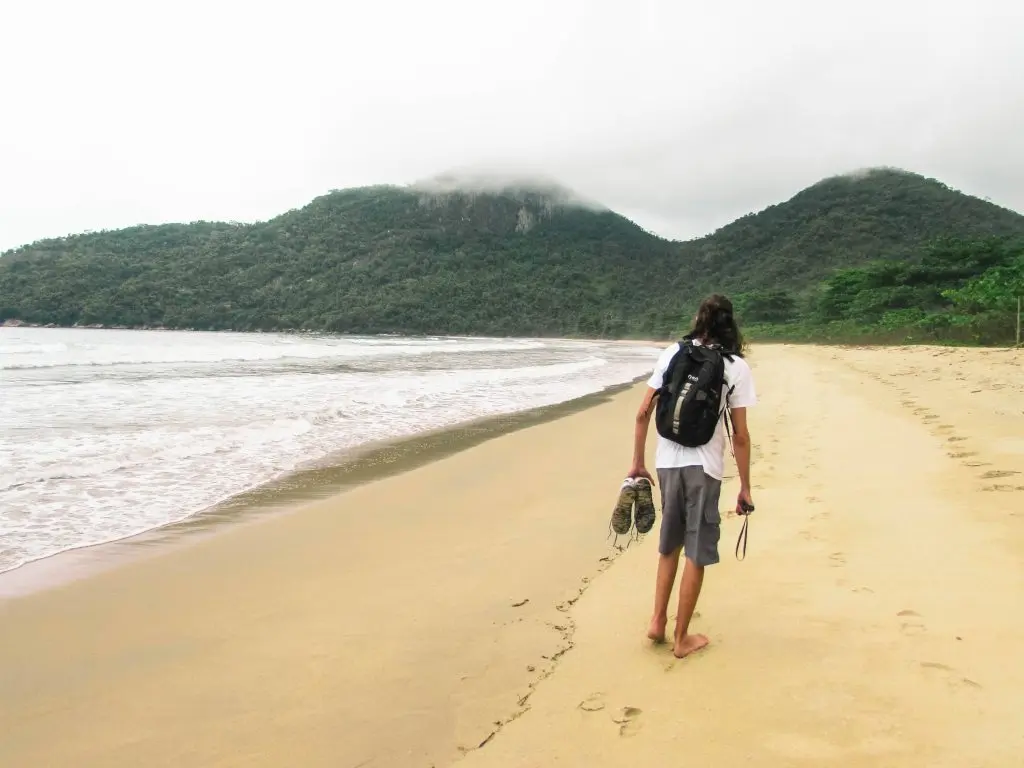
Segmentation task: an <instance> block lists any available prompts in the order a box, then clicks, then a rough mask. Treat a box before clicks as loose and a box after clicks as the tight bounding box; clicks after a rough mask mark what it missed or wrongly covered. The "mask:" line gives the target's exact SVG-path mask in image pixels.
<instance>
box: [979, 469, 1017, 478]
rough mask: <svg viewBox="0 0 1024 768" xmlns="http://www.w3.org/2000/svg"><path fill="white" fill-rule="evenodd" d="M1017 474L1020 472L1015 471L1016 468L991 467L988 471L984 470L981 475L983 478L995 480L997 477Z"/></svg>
mask: <svg viewBox="0 0 1024 768" xmlns="http://www.w3.org/2000/svg"><path fill="white" fill-rule="evenodd" d="M1019 474H1020V472H1017V471H1016V470H1013V469H993V470H991V471H989V472H986V473H985V474H983V475H982V476H981V477H982V479H984V480H995V479H996V478H997V477H1010V475H1019Z"/></svg>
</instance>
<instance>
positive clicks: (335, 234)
mask: <svg viewBox="0 0 1024 768" xmlns="http://www.w3.org/2000/svg"><path fill="white" fill-rule="evenodd" d="M989 235H1008V236H1014V235H1024V217H1022V216H1020V215H1018V214H1016V213H1013V212H1011V211H1007V210H1005V209H1002V208H998V207H997V206H994V205H991V204H989V203H986V202H984V201H981V200H978V199H976V198H971V197H968V196H965V195H962V194H960V193H958V192H955V191H953V190H950V189H948V188H946V187H945V186H943V185H942V184H940V183H938V182H936V181H932V180H928V179H925V178H923V177H920V176H916V175H913V174H908V173H904V172H899V171H875V172H871V173H867V174H862V175H859V176H851V177H839V178H833V179H828V180H825V181H823V182H820V183H819V184H816V185H814V186H812V187H809V188H808V189H805V190H804V191H802V192H800V193H799V194H797V195H796V196H795V197H793V198H792V199H790V200H788V201H786V202H784V203H780V204H778V205H775V206H772V207H771V208H768V209H767V210H765V211H762V212H760V213H757V214H754V215H750V216H745V217H743V218H741V219H739V220H738V221H736V222H734V223H732V224H730V225H728V226H726V227H723V228H722V229H720V230H718V231H717V232H715V233H713V234H711V235H709V236H707V237H704V238H701V239H698V240H694V241H690V242H685V243H678V242H670V241H667V240H664V239H661V238H658V237H656V236H654V235H651V234H650V233H647V232H645V231H644V230H643V229H641V228H640V227H638V226H637V225H636V224H634V223H633V222H630V221H628V220H627V219H625V218H623V217H622V216H619V215H618V214H615V213H614V212H611V211H608V210H603V209H600V208H598V207H594V206H592V205H589V204H586V203H582V202H579V201H577V200H576V198H575V197H574V196H573V195H572V194H571V193H569V192H567V191H565V190H561V189H558V188H557V187H546V188H542V189H538V188H533V187H526V188H516V187H511V188H504V189H492V190H491V191H490V192H486V193H485V192H475V193H472V192H461V191H451V190H448V191H443V190H439V189H436V188H434V189H430V188H424V187H417V188H396V187H369V188H361V189H350V190H343V191H337V192H332V193H330V194H327V195H324V196H322V197H319V198H317V199H315V200H313V201H312V202H311V203H310V204H309V205H307V206H305V207H303V208H301V209H298V210H294V211H290V212H288V213H285V214H283V215H281V216H278V217H277V218H274V219H271V220H270V221H266V222H260V223H256V224H245V225H242V224H223V223H208V222H196V223H191V224H172V225H161V226H139V227H131V228H128V229H123V230H117V231H107V232H98V233H89V234H84V235H76V236H72V237H66V238H59V239H52V240H44V241H40V242H37V243H34V244H32V245H29V246H26V247H23V248H20V249H17V250H14V251H10V252H8V253H6V254H4V255H3V256H2V257H0V322H2V321H4V320H11V319H16V320H20V321H23V322H29V323H37V324H50V323H53V324H57V325H75V324H79V325H92V324H102V325H105V326H128V327H141V326H149V327H153V326H162V327H177V328H197V329H227V328H233V329H238V330H255V329H265V330H271V329H309V330H329V331H337V332H350V333H387V332H395V333H452V334H496V335H578V336H659V337H663V336H666V335H671V334H674V333H676V332H677V331H678V329H679V328H680V327H681V326H682V325H683V324H685V320H686V318H687V317H689V316H691V314H692V311H693V305H694V302H695V301H696V300H697V299H698V298H699V297H700V296H701V295H702V294H704V293H706V292H708V291H710V290H725V291H729V292H734V293H737V294H738V297H739V300H740V303H741V305H742V306H745V307H748V308H749V309H750V314H751V317H752V318H756V317H757V315H758V312H759V311H760V310H764V309H765V307H767V308H768V311H767V315H765V313H764V312H762V315H764V317H762V318H761V319H765V318H768V319H773V320H779V321H780V322H782V321H784V322H789V321H792V320H793V319H794V318H801V317H805V316H806V317H810V316H811V315H812V314H813V312H814V311H817V310H816V309H815V307H818V303H817V302H819V300H820V298H821V296H825V295H827V294H828V291H827V288H828V285H827V282H826V283H823V280H826V278H830V276H831V275H832V274H833V273H834V272H835V270H836V268H837V267H843V268H850V267H858V266H861V265H865V264H866V263H868V262H870V261H874V260H878V259H882V260H885V259H889V260H893V261H895V262H899V263H913V262H915V261H920V260H921V259H924V258H925V254H926V252H927V250H928V248H929V247H930V246H929V244H930V243H933V242H934V241H937V240H941V239H943V238H956V239H959V240H966V241H975V240H978V239H979V238H982V237H986V236H989ZM979 263H980V262H979ZM999 263H1000V264H1001V263H1002V262H999ZM986 264H988V265H989V266H991V265H992V264H991V263H989V262H986ZM979 268H980V267H979ZM968 277H969V276H968ZM964 279H967V278H964ZM759 307H760V310H759V309H758V308H759ZM773 313H774V314H773ZM819 314H820V313H819ZM832 319H833V320H834V318H832Z"/></svg>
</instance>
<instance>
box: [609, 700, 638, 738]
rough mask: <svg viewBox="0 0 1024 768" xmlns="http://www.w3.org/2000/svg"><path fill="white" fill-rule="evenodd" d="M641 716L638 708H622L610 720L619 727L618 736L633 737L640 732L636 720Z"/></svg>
mask: <svg viewBox="0 0 1024 768" xmlns="http://www.w3.org/2000/svg"><path fill="white" fill-rule="evenodd" d="M641 714H643V710H642V709H640V708H639V707H623V708H622V709H621V710H619V714H618V716H616V717H613V718H612V722H613V723H616V724H617V725H618V726H619V736H635V735H636V734H637V731H639V730H640V722H639V721H638V719H637V718H639V717H640V715H641Z"/></svg>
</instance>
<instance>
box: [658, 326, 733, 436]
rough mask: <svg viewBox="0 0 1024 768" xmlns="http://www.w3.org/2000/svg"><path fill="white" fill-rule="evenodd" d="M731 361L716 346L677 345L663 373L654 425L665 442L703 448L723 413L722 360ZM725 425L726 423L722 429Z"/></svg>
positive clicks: (686, 340)
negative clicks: (669, 441)
mask: <svg viewBox="0 0 1024 768" xmlns="http://www.w3.org/2000/svg"><path fill="white" fill-rule="evenodd" d="M726 358H729V359H730V360H731V359H732V356H731V355H729V354H728V353H727V352H723V351H722V348H721V347H720V346H718V345H715V344H713V345H707V346H705V345H698V344H694V343H693V342H692V341H691V340H690V339H684V340H683V341H681V342H679V351H678V352H676V354H675V356H674V357H673V358H672V361H671V362H670V363H669V365H668V369H667V370H666V371H665V378H664V381H663V383H662V386H661V389H659V390H658V405H657V409H656V411H655V414H654V423H655V426H656V427H657V430H658V434H659V435H661V436H662V437H664V438H665V439H666V440H671V441H673V442H675V443H679V444H680V445H685V446H687V447H690V448H696V447H698V446H701V445H705V444H707V443H708V442H709V441H710V440H711V438H712V437H713V436H714V434H715V428H716V427H717V426H718V420H719V419H720V418H722V415H723V414H724V413H725V408H724V407H723V404H722V390H723V388H724V386H725V359H726ZM728 427H729V425H728V422H726V429H728Z"/></svg>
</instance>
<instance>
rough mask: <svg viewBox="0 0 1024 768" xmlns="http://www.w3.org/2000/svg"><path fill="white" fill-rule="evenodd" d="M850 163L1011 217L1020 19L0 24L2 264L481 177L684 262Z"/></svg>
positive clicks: (458, 7)
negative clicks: (134, 233) (50, 243)
mask: <svg viewBox="0 0 1024 768" xmlns="http://www.w3.org/2000/svg"><path fill="white" fill-rule="evenodd" d="M875 165H895V166H901V167H905V168H907V169H910V170H914V171H917V172H920V173H924V174H926V175H929V176H934V177H936V178H939V179H941V180H942V181H944V182H946V183H948V184H949V185H951V186H953V187H956V188H959V189H961V190H963V191H965V192H968V193H971V194H975V195H978V196H980V197H989V198H991V199H992V200H993V202H996V203H999V204H1001V205H1005V206H1007V207H1010V208H1014V209H1016V210H1018V211H1024V1H1022V0H967V1H960V0H956V1H953V0H931V1H930V2H924V1H923V0H922V1H921V2H916V1H915V2H911V1H910V0H886V1H885V2H876V0H858V1H857V2H847V0H828V2H826V1H825V0H813V1H812V0H807V1H806V2H796V1H795V0H733V2H706V1H705V2H699V3H695V2H689V1H687V0H675V1H674V2H649V1H646V0H616V1H614V2H613V1H612V0H587V1H584V0H545V1H541V0H517V1H516V2H512V3H498V2H488V1H487V0H459V1H452V0H360V1H359V2H352V1H351V0H335V1H334V2H308V1H307V0H287V1H280V2H267V1H264V2H259V1H258V0H257V1H256V2H252V1H249V2H241V0H238V1H236V2H217V0H204V1H203V2H193V1H192V0H175V2H159V1H158V0H152V1H150V2H138V0H134V1H133V2H115V1H114V0H90V2H80V1H78V0H76V1H75V2H50V1H48V0H2V2H0V249H2V248H8V247H13V246H17V245H20V244H23V243H26V242H29V241H32V240H35V239H38V238H42V237H50V236H59V235H64V234H68V233H73V232H79V231H83V230H88V229H104V228H115V227H121V226H128V225H132V224H137V223H158V222H166V221H191V220H195V219H220V220H238V221H253V220H258V219H265V218H268V217H270V216H273V215H275V214H278V213H281V212H283V211H285V210H288V209H290V208H295V207H299V206H301V205H304V204H305V203H307V202H308V201H309V200H310V199H311V198H313V197H315V196H316V195H318V194H322V193H324V192H326V191H327V190H329V189H332V188H340V187H347V186H356V185H363V184H373V183H399V184H404V183H411V182H415V181H416V180H418V179H422V178H424V177H429V176H432V175H435V174H439V173H443V172H445V171H449V170H452V169H471V170H472V169H479V168H484V169H497V170H500V171H502V172H508V173H512V174H544V175H546V176H551V177H554V178H556V179H558V180H560V181H561V182H563V183H564V184H566V185H567V186H570V187H572V188H574V189H575V190H577V191H579V192H580V193H581V194H583V195H585V196H587V197H590V198H594V199H597V200H599V201H601V202H603V203H604V204H606V205H608V206H610V207H612V208H614V209H616V210H618V211H620V212H622V213H624V214H626V215H628V216H630V217H631V218H633V219H634V220H636V221H638V222H639V223H640V224H642V225H644V226H645V227H647V228H648V229H652V230H654V231H656V232H658V233H660V234H663V235H666V236H670V237H677V238H688V237H693V236H698V235H701V234H705V233H707V232H709V231H711V230H713V229H715V228H717V227H719V226H721V225H723V224H725V223H727V222H729V221H730V220H732V219H733V218H735V217H737V216H739V215H742V214H744V213H747V212H750V211H756V210H759V209H761V208H763V207H765V206H766V205H769V204H772V203H775V202H779V201H781V200H783V199H786V198H788V197H789V196H791V195H792V194H794V193H795V192H797V191H798V190H799V189H801V188H802V187H804V186H806V185H808V184H811V183H813V182H815V181H817V180H818V179H820V178H822V177H824V176H827V175H831V174H835V173H841V172H844V171H849V170H854V169H857V168H861V167H865V166H875Z"/></svg>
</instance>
